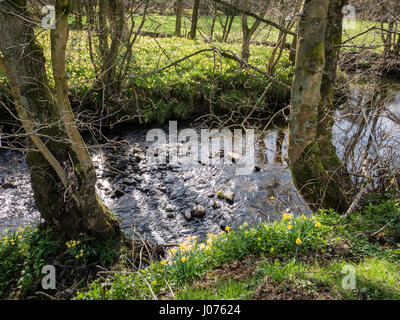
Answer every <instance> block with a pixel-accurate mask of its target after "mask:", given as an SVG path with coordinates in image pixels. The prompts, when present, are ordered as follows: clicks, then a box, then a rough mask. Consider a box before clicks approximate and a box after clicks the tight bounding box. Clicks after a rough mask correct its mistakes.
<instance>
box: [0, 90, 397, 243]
mask: <svg viewBox="0 0 400 320" xmlns="http://www.w3.org/2000/svg"><path fill="white" fill-rule="evenodd" d="M399 91H400V90H399ZM360 92H361V91H360V90H358V89H357V88H355V89H354V90H353V95H352V99H350V102H349V105H348V106H347V107H346V108H343V110H341V111H340V112H339V113H338V116H339V119H338V121H337V123H336V125H335V127H334V130H333V134H334V143H335V145H336V147H337V150H338V154H339V156H340V157H341V158H343V157H344V156H345V154H346V147H347V146H348V145H349V143H350V141H351V139H350V138H351V137H352V136H354V135H356V134H357V128H359V127H360V124H359V123H358V122H357V121H358V120H357V119H359V118H360V115H358V117H356V116H355V115H354V114H352V113H351V112H349V110H351V107H352V105H353V106H354V105H357V103H358V104H359V103H360V99H359V95H360V94H361V93H360ZM386 106H387V107H388V108H387V109H388V110H390V111H391V113H392V116H393V115H394V116H397V115H398V116H399V118H400V94H397V95H392V98H390V99H389V100H388V102H387V104H386ZM357 123H358V125H357ZM367 123H368V124H367V125H365V128H364V131H363V135H364V136H365V137H364V136H363V139H361V142H360V143H358V144H357V145H356V146H355V148H359V149H360V150H363V148H364V149H365V148H366V144H367V143H368V135H366V134H365V132H368V128H373V129H374V128H375V130H377V131H378V130H381V131H382V132H384V131H385V132H390V134H387V136H386V138H385V139H386V140H385V141H386V142H385V143H386V144H385V148H386V149H385V148H383V147H382V145H380V147H382V148H378V149H379V151H378V152H380V153H381V155H382V156H384V153H385V152H389V151H388V150H389V149H391V148H392V149H393V146H394V145H395V142H394V141H395V140H396V143H397V139H394V140H393V139H392V140H391V139H388V137H389V138H390V137H394V138H396V137H400V135H399V133H398V131H396V132H394V131H393V130H394V128H395V129H396V130H397V128H398V127H399V124H396V123H395V121H393V119H392V120H390V119H389V118H388V117H386V116H381V115H380V117H379V121H378V123H377V124H375V125H373V124H369V122H367ZM162 129H164V130H165V131H166V132H167V131H168V130H167V128H166V127H165V126H164V127H162ZM147 132H148V130H147V129H146V130H145V129H134V128H125V129H124V130H123V131H121V132H118V136H119V139H118V141H119V143H118V144H117V145H116V146H113V147H104V148H100V147H93V148H91V154H92V157H93V161H94V164H95V167H96V171H97V176H98V182H97V185H96V187H97V190H98V194H99V196H100V198H101V199H102V200H103V201H104V202H105V203H106V205H107V206H108V207H109V208H111V209H112V211H113V212H115V214H116V216H117V217H118V218H119V220H120V222H121V225H122V228H123V230H124V231H125V232H126V233H127V234H128V235H131V234H132V232H133V230H136V231H137V234H140V235H141V236H142V237H144V238H145V239H147V240H150V241H154V242H155V243H157V244H165V243H176V242H180V241H182V240H183V239H184V238H185V237H187V236H189V235H190V236H191V235H196V236H199V237H201V238H202V237H204V236H205V235H206V234H207V233H209V232H210V233H216V232H219V231H220V230H221V229H223V228H224V227H225V226H227V225H229V226H231V227H233V228H234V227H237V226H238V225H240V224H242V223H243V222H245V221H247V222H249V223H253V222H256V221H261V220H262V221H273V220H277V219H280V217H281V214H282V212H284V211H286V210H287V209H289V210H290V211H292V212H294V213H295V214H303V213H304V214H308V213H310V209H309V208H308V206H307V205H306V203H305V202H304V200H303V199H302V197H301V196H300V194H299V192H298V191H297V190H296V188H295V187H294V185H293V183H292V180H291V177H290V172H289V170H288V168H287V164H286V162H285V157H284V155H285V154H286V140H287V129H272V130H270V131H268V132H266V133H263V134H261V135H259V136H258V139H256V146H255V150H256V159H255V165H256V167H255V170H253V172H252V173H251V174H249V175H244V176H239V175H236V174H235V173H236V171H235V170H236V166H237V164H235V163H233V164H226V165H208V164H200V163H199V164H198V165H193V166H185V165H181V164H174V165H172V164H151V163H149V162H148V161H147V158H146V150H147V148H148V147H149V145H150V142H147V141H146V134H147ZM387 141H389V142H387ZM377 143H378V142H377ZM371 149H372V151H373V149H374V148H371ZM360 150H359V151H358V152H357V151H356V152H355V153H354V154H359V153H360ZM375 151H376V150H375ZM0 185H2V187H1V188H0V231H2V230H4V229H13V228H17V227H18V226H24V225H27V224H31V223H36V222H38V221H39V220H40V216H39V212H38V211H37V209H36V207H35V204H34V200H33V195H32V189H31V186H30V179H29V172H28V169H27V166H26V163H25V154H24V153H19V152H15V151H10V150H0ZM219 191H220V192H223V193H226V192H228V191H231V192H233V193H234V200H233V203H229V202H227V201H226V200H223V199H219V198H218V197H217V193H218V192H219ZM196 205H202V206H203V207H204V208H205V215H204V216H203V217H201V218H196V217H192V218H190V217H189V214H188V213H189V212H190V211H191V210H192V209H193V208H194V207H195V206H196Z"/></svg>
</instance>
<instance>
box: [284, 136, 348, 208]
mask: <svg viewBox="0 0 400 320" xmlns="http://www.w3.org/2000/svg"><path fill="white" fill-rule="evenodd" d="M324 153H325V149H324ZM291 172H292V177H293V181H294V184H295V186H296V187H297V188H298V190H300V192H301V194H302V196H303V197H304V199H305V200H306V202H307V203H309V205H310V207H311V208H313V209H318V208H319V207H322V208H327V209H329V208H334V209H337V210H341V211H345V210H346V209H347V202H346V199H345V196H344V192H343V190H342V188H341V186H340V184H339V183H334V181H333V179H332V177H331V174H330V172H329V171H327V170H326V168H325V166H324V160H323V157H322V156H321V151H320V145H319V143H318V142H317V141H315V142H313V143H311V144H310V145H308V146H307V148H306V149H305V150H304V151H303V154H302V157H301V158H300V159H299V160H297V161H296V163H294V164H292V166H291Z"/></svg>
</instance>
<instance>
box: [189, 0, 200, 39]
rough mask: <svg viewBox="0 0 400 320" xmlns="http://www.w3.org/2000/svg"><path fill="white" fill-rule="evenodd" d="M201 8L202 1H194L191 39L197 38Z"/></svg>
mask: <svg viewBox="0 0 400 320" xmlns="http://www.w3.org/2000/svg"><path fill="white" fill-rule="evenodd" d="M199 6H200V0H194V6H193V13H192V26H191V29H190V38H191V39H195V38H196V32H197V22H198V20H199Z"/></svg>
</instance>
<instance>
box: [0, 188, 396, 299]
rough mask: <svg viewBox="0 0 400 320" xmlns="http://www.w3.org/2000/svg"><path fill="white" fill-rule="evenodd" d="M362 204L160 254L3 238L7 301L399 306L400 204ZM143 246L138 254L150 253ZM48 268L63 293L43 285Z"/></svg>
mask: <svg viewBox="0 0 400 320" xmlns="http://www.w3.org/2000/svg"><path fill="white" fill-rule="evenodd" d="M363 203H364V205H363V208H362V209H361V210H360V211H359V212H356V213H354V214H352V215H350V216H348V217H347V218H346V217H345V216H344V215H341V214H337V213H334V212H332V211H327V210H320V211H319V212H317V213H315V214H313V215H312V216H309V217H307V216H295V215H293V214H291V213H290V212H287V213H284V214H283V215H282V216H281V219H280V220H279V221H276V222H275V223H262V224H258V225H250V224H249V223H246V222H245V223H243V224H242V225H241V226H239V227H238V228H231V227H230V226H226V227H225V229H224V230H223V231H222V230H221V231H220V232H218V233H216V234H208V235H207V239H206V240H204V241H202V240H200V239H198V238H196V237H188V238H187V239H186V240H185V241H184V242H182V243H180V244H179V245H178V246H176V247H169V248H168V247H167V248H164V253H163V252H162V251H159V252H158V254H156V255H153V256H149V255H147V254H143V255H135V254H133V252H132V248H130V249H128V248H127V247H125V245H123V244H122V243H121V244H118V243H112V242H106V243H93V242H91V240H90V239H88V238H85V237H82V238H80V239H71V241H68V242H67V243H60V241H58V240H57V239H56V238H54V236H53V235H52V232H51V230H50V229H47V228H45V227H44V226H39V227H26V228H21V229H20V230H18V231H16V232H11V231H9V232H8V233H6V234H5V233H4V232H3V233H2V234H1V241H0V275H1V278H0V294H1V297H2V298H7V299H10V298H11V299H13V298H30V299H49V298H52V299H71V298H73V297H75V299H78V300H86V299H89V300H100V299H177V300H185V299H239V300H240V299H278V300H279V299H295V300H302V299H399V298H400V286H399V283H400V268H399V262H400V248H399V247H398V242H399V239H400V232H399V229H398V226H399V224H400V218H399V216H400V215H399V213H400V204H399V201H398V199H397V197H395V196H394V195H388V196H386V197H380V198H377V199H364V202H363ZM121 245H122V246H121ZM143 248H144V247H143V246H138V247H136V249H137V251H140V252H143V253H145V252H146V249H144V251H143ZM147 248H148V249H149V250H151V249H152V248H151V247H147ZM153 249H154V248H153ZM133 257H135V258H133ZM140 257H142V259H140ZM49 261H50V262H51V263H52V264H53V265H55V267H56V270H57V274H58V278H57V280H58V282H60V285H58V286H57V289H58V290H43V289H42V288H41V285H40V283H41V282H40V281H41V278H42V276H43V275H41V269H42V266H43V265H45V264H49ZM96 266H101V267H100V268H99V267H96ZM137 268H140V269H137ZM99 271H100V273H97V272H99ZM71 274H73V275H74V276H73V277H71ZM72 279H73V280H72ZM90 279H92V280H94V282H92V283H91V284H90V285H89V286H88V287H87V286H86V285H85V284H84V283H86V281H89V282H91V281H90ZM66 284H68V286H66ZM38 292H39V293H38ZM40 292H42V293H43V292H44V294H41V293H40Z"/></svg>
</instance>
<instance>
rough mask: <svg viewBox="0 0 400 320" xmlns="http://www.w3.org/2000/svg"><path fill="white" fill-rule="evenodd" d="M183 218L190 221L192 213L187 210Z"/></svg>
mask: <svg viewBox="0 0 400 320" xmlns="http://www.w3.org/2000/svg"><path fill="white" fill-rule="evenodd" d="M185 218H186V220H187V221H189V220H190V219H192V213H191V212H190V210H187V211H186V212H185Z"/></svg>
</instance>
